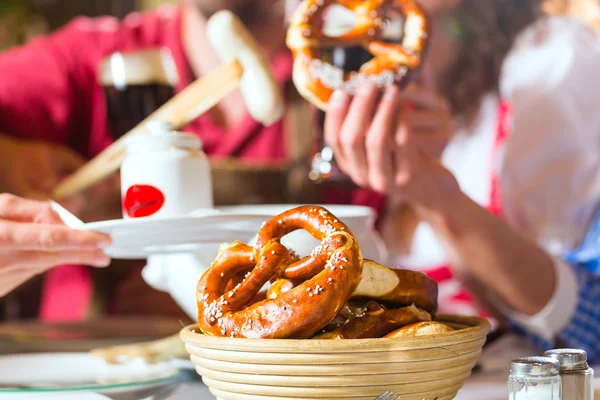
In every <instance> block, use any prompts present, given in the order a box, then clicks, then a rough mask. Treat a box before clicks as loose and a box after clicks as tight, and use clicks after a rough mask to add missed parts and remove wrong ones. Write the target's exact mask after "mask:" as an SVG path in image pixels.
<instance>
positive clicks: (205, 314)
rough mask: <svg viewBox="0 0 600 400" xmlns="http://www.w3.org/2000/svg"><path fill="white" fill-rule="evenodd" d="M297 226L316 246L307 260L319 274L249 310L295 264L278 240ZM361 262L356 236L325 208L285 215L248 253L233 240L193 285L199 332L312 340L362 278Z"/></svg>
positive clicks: (267, 228)
mask: <svg viewBox="0 0 600 400" xmlns="http://www.w3.org/2000/svg"><path fill="white" fill-rule="evenodd" d="M297 229H305V230H306V231H308V232H309V233H310V234H311V235H312V236H313V237H315V238H316V239H317V240H320V241H321V244H320V245H319V246H318V247H317V248H316V249H315V250H314V251H313V253H312V254H311V256H309V257H308V258H307V259H309V260H311V262H312V263H313V264H314V265H312V266H311V268H312V270H314V271H318V272H317V273H316V274H315V275H314V276H313V277H311V279H309V280H306V281H305V282H304V283H302V284H301V285H299V286H297V287H295V288H293V289H292V290H289V291H287V292H285V293H283V294H282V295H280V296H278V297H277V298H275V299H266V300H263V301H260V302H258V303H256V304H253V305H250V306H248V302H249V301H250V300H251V299H252V298H253V297H254V296H255V295H256V294H257V293H258V292H259V291H260V289H261V288H262V286H263V285H264V284H265V283H267V282H268V281H269V280H271V279H272V278H274V277H277V276H279V275H280V274H281V273H282V271H283V270H284V268H285V267H286V266H288V265H289V264H290V263H291V261H293V258H292V256H291V255H290V253H289V251H288V250H287V249H286V248H285V247H284V246H283V245H282V244H281V243H280V239H281V238H282V237H283V236H285V235H287V234H288V233H291V232H293V231H295V230H297ZM306 262H307V260H301V261H299V263H306ZM362 263H363V260H362V255H361V251H360V247H359V246H358V243H357V241H356V239H355V237H354V236H353V235H352V233H351V232H350V230H349V229H348V227H347V226H346V225H345V224H343V223H342V222H341V221H339V220H337V219H336V218H335V216H333V215H332V214H331V213H329V211H327V210H326V209H324V208H322V207H317V206H303V207H297V208H294V209H292V210H289V211H286V212H284V213H283V214H280V215H279V216H277V217H275V218H273V219H271V220H270V221H268V222H267V223H265V224H264V225H263V227H262V228H261V230H260V232H259V234H258V240H257V243H256V245H255V247H254V248H251V247H250V246H248V245H246V244H243V243H241V242H235V243H233V244H232V245H231V246H227V247H223V248H221V249H220V251H219V254H218V256H217V258H216V260H215V261H214V262H213V263H212V265H211V266H210V268H209V269H208V270H207V271H206V272H205V273H204V274H203V275H202V277H201V278H200V281H199V282H198V288H197V293H196V295H197V302H198V325H199V328H200V330H201V331H202V332H203V333H204V334H207V335H212V336H230V337H245V338H263V339H266V338H271V339H276V338H293V339H302V338H310V337H312V336H313V335H314V333H315V332H318V331H319V330H321V329H322V328H323V327H325V326H326V325H327V324H328V323H329V322H331V320H333V318H334V317H335V316H336V315H337V314H338V313H339V312H340V310H341V309H342V308H343V307H344V305H345V304H346V301H347V300H348V298H349V297H350V295H351V294H352V293H353V292H354V290H355V289H356V287H357V286H358V283H359V281H360V279H361V275H362ZM251 268H252V270H251V272H250V274H249V275H248V276H246V277H245V278H244V279H243V280H242V282H240V283H239V284H237V285H236V286H235V287H234V288H233V289H232V290H230V291H229V292H225V289H226V287H227V285H228V283H229V281H230V280H231V279H233V278H234V277H235V276H236V275H237V274H239V273H240V272H242V271H248V270H250V269H251Z"/></svg>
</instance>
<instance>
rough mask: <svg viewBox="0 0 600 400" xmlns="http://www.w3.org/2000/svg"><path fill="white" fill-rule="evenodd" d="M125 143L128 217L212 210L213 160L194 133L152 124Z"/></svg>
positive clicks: (124, 186) (123, 176)
mask: <svg viewBox="0 0 600 400" xmlns="http://www.w3.org/2000/svg"><path fill="white" fill-rule="evenodd" d="M147 128H148V130H149V133H146V134H140V135H134V136H131V137H129V138H127V139H125V146H126V148H127V156H126V158H125V160H124V161H123V164H122V165H121V191H122V197H123V204H122V205H123V217H124V218H126V219H127V218H147V217H152V218H171V217H178V216H183V215H187V214H189V213H191V212H193V211H196V210H198V209H210V208H213V195H212V181H211V170H210V162H209V161H208V157H207V156H206V154H204V152H203V151H202V141H201V140H200V138H198V137H197V136H195V135H190V134H187V133H182V132H174V131H173V130H172V129H171V127H170V126H169V125H168V124H165V123H162V122H160V121H153V123H150V124H148V126H147Z"/></svg>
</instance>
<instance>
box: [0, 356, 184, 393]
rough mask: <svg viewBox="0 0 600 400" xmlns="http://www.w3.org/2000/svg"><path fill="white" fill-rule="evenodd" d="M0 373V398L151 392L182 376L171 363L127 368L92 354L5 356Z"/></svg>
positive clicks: (139, 363) (135, 364)
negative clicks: (58, 394)
mask: <svg viewBox="0 0 600 400" xmlns="http://www.w3.org/2000/svg"><path fill="white" fill-rule="evenodd" d="M0 371H2V373H1V374H0V396H6V395H7V394H8V393H13V394H17V393H19V394H27V393H41V392H44V393H51V392H74V391H78V392H83V391H91V392H96V393H100V394H106V395H109V394H110V395H112V394H115V393H118V394H127V393H138V392H144V391H146V392H151V391H153V390H161V388H164V387H168V386H170V385H174V384H175V382H176V380H177V377H178V375H179V370H178V369H177V368H176V367H175V365H173V364H171V363H160V364H154V365H149V364H146V363H145V362H143V361H142V360H132V361H131V362H130V363H127V364H123V365H108V364H107V363H105V362H104V361H103V360H100V359H98V358H95V357H92V356H90V355H89V354H88V353H48V354H20V355H9V356H2V357H0Z"/></svg>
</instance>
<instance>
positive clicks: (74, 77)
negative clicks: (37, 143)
mask: <svg viewBox="0 0 600 400" xmlns="http://www.w3.org/2000/svg"><path fill="white" fill-rule="evenodd" d="M118 29H119V26H118V21H117V20H116V19H96V20H92V19H89V18H78V19H76V20H74V21H72V22H71V23H69V24H68V25H67V26H65V27H64V28H62V29H60V30H58V31H57V32H55V33H53V34H51V35H49V36H45V37H40V38H37V39H34V40H32V41H31V42H30V43H29V44H27V45H25V46H22V47H19V48H16V49H14V50H9V51H7V52H5V53H2V54H0V132H2V133H3V134H8V135H11V136H13V137H18V138H24V139H37V140H45V141H52V142H57V143H62V144H68V142H69V141H70V140H71V139H72V138H73V135H76V134H78V135H81V134H85V128H86V127H88V128H89V124H90V123H91V122H90V121H91V119H92V115H91V114H92V108H93V101H95V100H96V99H95V97H94V95H95V94H96V93H97V92H96V91H95V90H96V86H95V85H97V78H96V68H97V65H98V62H99V61H100V60H101V58H102V54H105V53H106V52H108V51H110V48H111V47H114V45H115V43H116V40H115V37H116V33H117V32H118ZM88 130H89V129H88Z"/></svg>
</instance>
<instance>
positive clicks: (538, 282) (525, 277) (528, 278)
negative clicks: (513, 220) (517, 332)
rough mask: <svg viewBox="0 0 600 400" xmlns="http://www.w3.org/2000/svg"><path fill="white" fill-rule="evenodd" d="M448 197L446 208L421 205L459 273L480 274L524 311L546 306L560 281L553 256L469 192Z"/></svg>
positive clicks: (492, 288)
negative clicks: (476, 201)
mask: <svg viewBox="0 0 600 400" xmlns="http://www.w3.org/2000/svg"><path fill="white" fill-rule="evenodd" d="M445 200H446V201H445V202H444V207H443V208H438V209H428V208H426V207H423V206H417V210H418V213H419V214H420V216H421V217H422V218H423V219H424V220H425V221H427V222H428V223H429V224H430V225H431V226H432V227H433V228H434V230H435V231H436V232H437V234H438V236H439V238H440V239H441V240H442V241H443V242H444V243H445V244H446V245H447V248H448V249H449V250H450V251H449V253H450V255H451V258H453V260H452V261H453V265H454V266H455V268H456V270H455V271H456V273H457V275H458V277H459V278H461V279H462V280H465V281H467V282H468V283H471V284H472V283H473V280H475V282H476V283H478V284H481V285H483V286H485V287H486V288H488V290H490V291H491V293H492V294H493V295H495V296H496V297H498V298H499V299H500V300H502V301H503V303H505V304H506V305H508V306H509V307H511V308H512V309H514V310H516V311H518V312H521V313H523V314H528V315H534V314H536V313H538V312H539V311H541V310H542V309H543V308H544V307H545V306H546V304H548V302H549V301H550V299H551V298H552V296H553V294H554V292H555V287H556V283H557V279H556V278H557V277H556V267H555V262H554V260H553V259H552V257H550V256H549V255H548V254H547V253H546V252H544V251H543V250H542V249H541V248H540V247H538V246H537V244H536V243H535V241H533V240H530V239H528V238H526V237H525V236H524V235H522V234H520V233H519V232H517V231H515V230H514V229H512V228H511V227H510V226H509V225H508V224H507V223H506V222H504V221H503V220H501V219H500V218H498V217H496V216H494V215H492V214H490V213H489V212H488V211H487V210H485V209H484V208H482V207H481V206H480V205H479V204H477V203H475V202H474V201H473V200H471V199H470V198H469V197H468V196H466V195H465V194H464V193H462V192H457V194H456V195H454V196H452V197H449V196H446V197H445ZM471 275H472V276H471Z"/></svg>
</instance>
